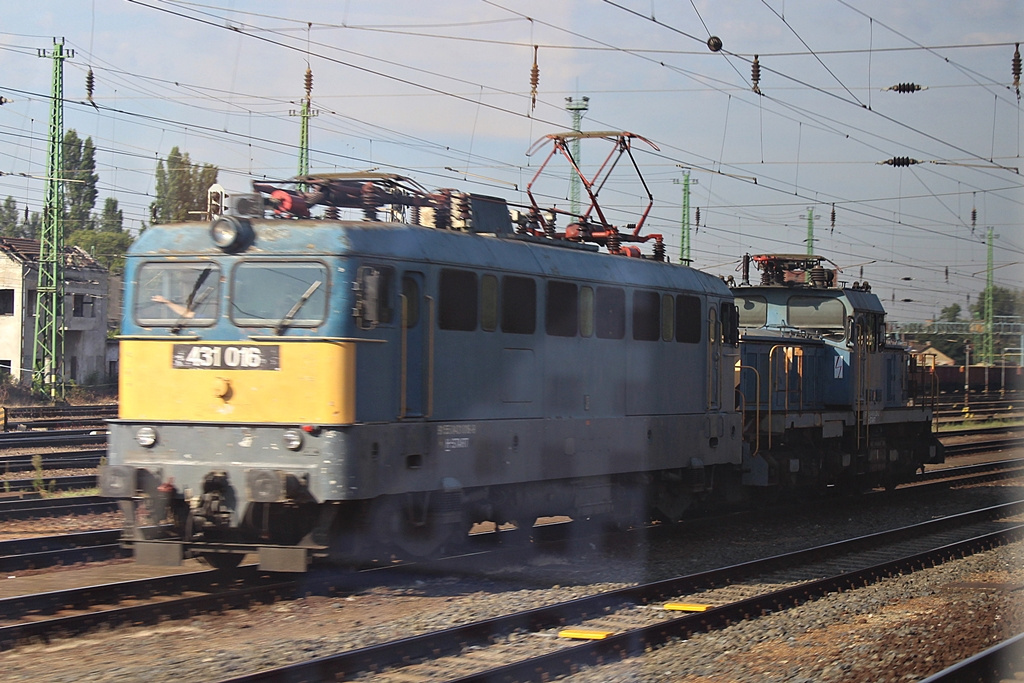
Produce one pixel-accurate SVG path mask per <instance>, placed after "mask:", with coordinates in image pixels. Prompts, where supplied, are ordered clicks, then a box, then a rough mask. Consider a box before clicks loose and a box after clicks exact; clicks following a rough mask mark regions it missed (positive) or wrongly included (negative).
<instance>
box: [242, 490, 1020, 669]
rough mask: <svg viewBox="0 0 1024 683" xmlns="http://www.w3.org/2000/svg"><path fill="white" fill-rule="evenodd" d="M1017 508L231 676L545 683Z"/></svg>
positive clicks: (936, 560) (740, 616)
mask: <svg viewBox="0 0 1024 683" xmlns="http://www.w3.org/2000/svg"><path fill="white" fill-rule="evenodd" d="M1022 511H1024V501H1018V502H1014V503H1010V504H1007V505H1004V506H998V507H995V508H988V509H985V510H978V511H975V512H971V513H965V514H962V515H955V516H953V517H947V518H942V519H938V520H933V521H931V522H924V523H921V524H915V525H912V526H909V527H904V528H900V529H895V530H892V531H887V532H881V533H877V534H872V535H870V536H865V537H860V538H855V539H850V540H848V541H842V542H839V543H832V544H828V545H825V546H819V547H816V548H811V549H808V550H802V551H797V552H794V553H787V554H785V555H778V556H775V557H771V558H766V559H763V560H755V561H753V562H747V563H743V564H740V565H735V566H732V567H726V568H723V569H717V570H713V571H710V572H703V573H700V574H694V575H690V576H685V577H679V578H675V579H669V580H664V581H658V582H655V583H650V584H643V585H638V586H634V587H630V588H624V589H620V590H616V591H610V592H607V593H602V594H599V595H595V596H592V597H587V598H579V599H576V600H572V601H569V602H564V603H559V604H556V605H550V606H547V607H542V608H538V609H534V610H529V611H526V612H518V613H515V614H508V615H503V616H500V617H497V618H493V619H485V620H480V621H477V622H474V623H471V624H465V625H462V626H457V627H452V628H449V629H446V630H444V631H440V632H432V633H426V634H422V635H418V636H411V637H409V638H404V639H402V640H399V641H390V642H385V643H381V644H378V645H373V646H368V647H364V648H361V649H358V650H354V651H349V652H343V653H339V654H337V655H333V656H327V657H319V658H316V659H312V660H309V661H306V662H301V663H298V664H291V665H288V666H283V667H279V668H274V669H269V670H265V671H261V672H257V673H253V674H248V675H243V676H238V677H234V678H230V679H226V681H230V682H231V683H242V682H245V683H257V682H264V681H281V680H288V681H319V680H347V679H351V678H356V677H359V676H361V675H365V674H370V673H375V674H377V675H385V676H389V677H392V678H393V680H402V681H404V682H406V683H415V682H416V681H421V680H422V681H433V680H447V681H459V683H466V682H469V681H506V680H507V681H513V680H515V681H524V680H545V681H546V680H550V679H554V678H557V677H559V676H564V675H569V674H572V673H574V672H577V671H579V670H580V669H582V668H583V667H587V666H595V665H599V664H601V663H604V662H608V661H616V660H619V659H622V658H625V657H630V656H635V655H639V654H642V653H643V652H645V651H646V650H648V649H650V648H653V647H657V646H659V645H662V644H664V643H666V642H668V641H669V640H672V639H684V638H688V637H690V636H691V635H692V634H694V633H700V632H706V631H711V630H716V629H720V628H724V627H725V626H728V625H731V624H733V623H735V622H738V621H742V620H749V619H756V618H757V617H758V616H760V615H762V614H766V613H768V612H775V611H780V610H785V609H790V608H792V607H794V606H798V605H800V604H803V603H804V602H807V601H810V600H815V599H817V598H820V597H822V596H824V595H826V594H829V593H832V592H839V591H846V590H854V589H856V588H858V587H860V586H867V585H869V584H871V583H875V582H878V581H881V580H884V579H885V578H888V577H890V576H894V575H897V574H902V573H909V572H913V571H917V570H919V569H922V568H924V567H927V566H934V565H936V564H940V563H942V562H946V561H949V560H951V559H955V558H959V557H963V556H966V555H969V554H972V553H975V552H980V551H982V550H987V549H990V548H992V547H995V546H997V545H1000V544H1005V543H1011V542H1016V541H1019V540H1021V539H1024V524H1010V523H1006V522H1001V521H999V520H1001V519H1005V518H1006V517H1009V516H1014V515H1018V514H1020V513H1021V512H1022ZM851 567H854V568H853V569H851ZM822 577H824V578H822Z"/></svg>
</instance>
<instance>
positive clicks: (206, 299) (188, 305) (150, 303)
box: [133, 261, 221, 327]
mask: <svg viewBox="0 0 1024 683" xmlns="http://www.w3.org/2000/svg"><path fill="white" fill-rule="evenodd" d="M220 281H221V271H220V267H219V266H218V265H217V264H216V263H198V262H196V263H181V262H175V263H167V262H157V261H153V262H150V263H146V264H143V265H142V267H141V268H139V272H138V283H139V284H138V287H136V289H135V293H136V294H135V301H134V302H133V307H134V308H133V311H134V314H135V321H136V322H137V323H138V324H139V325H142V326H175V327H177V326H179V325H180V326H183V327H194V326H208V325H212V324H213V323H214V322H215V321H216V320H217V305H218V302H219V300H220Z"/></svg>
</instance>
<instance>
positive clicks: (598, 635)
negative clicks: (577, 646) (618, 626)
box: [558, 628, 615, 640]
mask: <svg viewBox="0 0 1024 683" xmlns="http://www.w3.org/2000/svg"><path fill="white" fill-rule="evenodd" d="M613 633H615V631H599V630H598V629H594V628H567V629H563V630H561V631H559V632H558V637H559V638H574V639H577V640H604V639H605V638H607V637H608V636H610V635H612V634H613Z"/></svg>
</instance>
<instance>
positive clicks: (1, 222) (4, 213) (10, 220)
mask: <svg viewBox="0 0 1024 683" xmlns="http://www.w3.org/2000/svg"><path fill="white" fill-rule="evenodd" d="M0 235H3V236H4V237H21V230H20V229H19V226H18V202H16V201H14V197H10V196H9V197H7V199H5V200H4V203H3V206H0Z"/></svg>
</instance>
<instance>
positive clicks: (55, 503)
mask: <svg viewBox="0 0 1024 683" xmlns="http://www.w3.org/2000/svg"><path fill="white" fill-rule="evenodd" d="M117 509H118V507H117V502H116V501H113V500H110V499H109V498H102V497H100V496H74V497H69V498H35V497H31V498H18V499H15V500H0V522H5V521H10V520H15V519H33V518H36V517H61V516H65V515H94V514H101V513H104V512H114V511H116V510H117Z"/></svg>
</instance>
